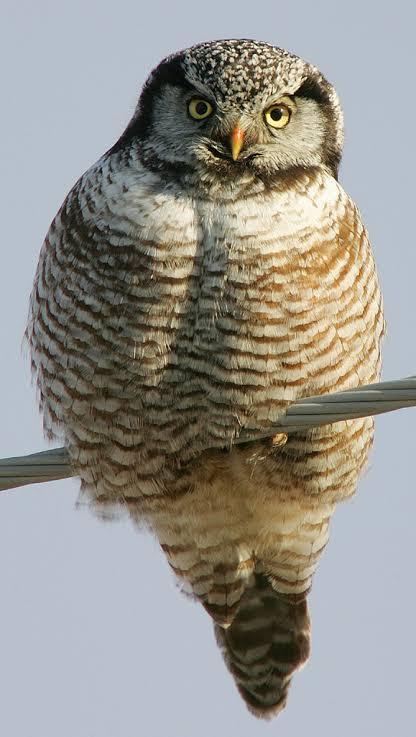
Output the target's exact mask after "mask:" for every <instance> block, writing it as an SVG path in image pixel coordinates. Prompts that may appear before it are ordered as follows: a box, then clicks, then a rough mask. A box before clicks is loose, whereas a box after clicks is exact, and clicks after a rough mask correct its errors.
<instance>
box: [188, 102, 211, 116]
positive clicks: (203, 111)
mask: <svg viewBox="0 0 416 737" xmlns="http://www.w3.org/2000/svg"><path fill="white" fill-rule="evenodd" d="M213 111H214V108H213V107H212V105H211V103H210V102H208V100H203V99H202V98H201V97H193V98H192V100H190V102H189V104H188V113H189V115H190V116H191V118H193V119H194V120H204V118H209V116H210V115H211V114H212V113H213Z"/></svg>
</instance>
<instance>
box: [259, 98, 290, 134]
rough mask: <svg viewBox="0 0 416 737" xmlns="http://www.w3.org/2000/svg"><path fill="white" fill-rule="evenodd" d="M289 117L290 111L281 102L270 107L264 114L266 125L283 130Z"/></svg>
mask: <svg viewBox="0 0 416 737" xmlns="http://www.w3.org/2000/svg"><path fill="white" fill-rule="evenodd" d="M290 116H291V110H290V108H288V106H287V105H284V104H283V103H282V102H278V103H276V104H275V105H270V107H269V108H267V110H265V112H264V117H265V119H266V123H267V125H270V127H271V128H284V127H285V125H287V124H288V122H289V120H290Z"/></svg>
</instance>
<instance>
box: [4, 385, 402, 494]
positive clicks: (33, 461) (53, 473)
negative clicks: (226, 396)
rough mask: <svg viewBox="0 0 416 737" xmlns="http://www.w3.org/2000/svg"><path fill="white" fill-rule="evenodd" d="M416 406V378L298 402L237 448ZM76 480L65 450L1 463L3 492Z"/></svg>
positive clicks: (243, 436) (246, 435) (247, 433)
mask: <svg viewBox="0 0 416 737" xmlns="http://www.w3.org/2000/svg"><path fill="white" fill-rule="evenodd" d="M415 406H416V376H409V377H408V378H406V379H398V380H396V381H384V382H381V383H379V384H368V385H367V386H360V387H357V389H350V390H348V391H343V392H334V393H332V394H322V395H321V396H317V397H307V398H305V399H299V400H298V401H296V402H294V403H293V404H291V405H289V407H288V408H287V410H286V411H285V412H284V413H283V414H282V415H281V416H280V417H279V418H278V419H277V420H276V422H275V423H273V424H271V425H270V426H269V427H267V428H262V429H261V430H259V429H258V428H257V429H256V428H250V427H244V428H243V429H242V430H241V432H240V434H239V436H238V438H236V439H235V440H234V443H235V444H240V443H250V442H254V441H257V440H262V439H263V438H267V437H273V436H274V435H277V434H279V433H290V432H295V431H297V430H305V429H308V428H312V427H320V426H321V425H328V424H332V423H333V422H341V421H343V420H351V419H357V418H359V417H368V416H370V415H378V414H382V413H384V412H393V411H394V410H397V409H403V408H405V407H415ZM70 476H73V472H72V469H71V466H70V464H69V459H68V453H67V451H66V450H65V448H53V449H52V450H45V451H43V452H41V453H32V454H30V455H25V456H16V457H15V458H4V459H1V460H0V491H6V489H14V488H16V487H19V486H26V485H27V484H40V483H44V482H46V481H56V480H58V479H65V478H69V477H70Z"/></svg>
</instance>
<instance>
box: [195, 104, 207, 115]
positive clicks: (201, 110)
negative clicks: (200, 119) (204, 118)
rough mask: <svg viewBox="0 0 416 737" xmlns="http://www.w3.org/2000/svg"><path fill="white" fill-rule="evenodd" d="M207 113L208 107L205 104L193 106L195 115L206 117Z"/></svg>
mask: <svg viewBox="0 0 416 737" xmlns="http://www.w3.org/2000/svg"><path fill="white" fill-rule="evenodd" d="M207 111H208V105H207V103H206V102H197V103H196V105H195V112H196V114H197V115H206V113H207Z"/></svg>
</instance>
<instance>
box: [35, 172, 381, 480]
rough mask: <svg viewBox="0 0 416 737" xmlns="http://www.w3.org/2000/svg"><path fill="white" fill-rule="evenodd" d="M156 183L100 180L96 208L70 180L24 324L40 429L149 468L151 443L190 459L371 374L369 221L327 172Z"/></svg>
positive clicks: (373, 302) (376, 332)
mask: <svg viewBox="0 0 416 737" xmlns="http://www.w3.org/2000/svg"><path fill="white" fill-rule="evenodd" d="M156 184H157V183H156ZM156 184H155V181H154V180H152V179H151V178H150V179H149V177H147V179H146V178H144V179H143V180H142V181H141V182H139V184H138V185H137V186H131V187H128V188H126V187H124V188H120V187H118V186H116V184H114V185H111V186H110V188H109V190H108V191H107V192H106V193H105V196H103V195H102V194H100V189H99V188H98V189H97V195H96V202H95V205H94V203H92V202H91V189H92V183H91V181H88V180H86V181H85V182H84V181H83V180H81V191H76V192H75V195H74V196H73V197H69V198H68V200H67V202H66V204H65V205H64V207H63V208H62V210H61V212H60V214H59V215H58V217H57V218H56V220H55V222H54V224H53V225H52V227H51V230H50V232H49V234H48V237H47V239H46V241H45V245H44V248H43V252H42V255H41V259H40V262H39V269H38V274H37V281H36V284H35V287H34V291H33V294H32V301H31V321H30V323H29V328H28V332H29V335H30V342H31V349H32V359H33V365H34V367H35V369H36V371H37V376H38V384H39V388H40V392H41V398H42V402H43V408H44V417H45V424H46V427H47V429H48V430H52V431H55V429H56V428H58V429H59V428H64V432H65V435H66V438H67V442H68V443H70V444H71V443H72V445H74V446H75V445H78V446H79V445H80V444H81V445H82V444H83V443H87V444H89V445H90V446H91V447H92V445H94V447H95V446H96V447H97V448H104V447H105V445H106V444H107V443H109V442H110V441H111V444H112V447H113V446H114V443H116V444H118V446H119V449H117V448H118V446H117V447H116V446H114V447H113V450H112V453H113V456H114V457H116V456H117V457H119V458H120V459H121V460H122V461H123V463H124V462H127V461H126V459H127V460H128V458H129V457H130V455H131V456H132V457H133V456H134V457H136V458H137V449H138V448H139V447H143V448H146V449H147V450H146V453H147V456H146V457H147V461H146V463H147V473H148V474H149V478H151V477H153V476H154V475H155V473H156V470H155V468H156V467H155V468H153V466H152V463H151V461H150V460H149V458H150V457H154V458H157V464H158V465H157V467H158V468H159V467H160V463H161V462H162V461H161V459H160V447H161V446H163V447H164V448H166V449H170V451H171V452H172V453H175V454H179V456H180V457H182V456H181V454H183V453H185V451H184V449H185V448H187V449H188V450H187V451H186V452H187V453H188V452H189V454H190V455H195V454H196V453H198V452H201V451H203V450H204V449H206V448H209V447H215V446H223V445H226V444H227V443H228V442H230V441H231V439H232V438H233V437H234V436H235V435H236V434H237V433H238V431H239V428H240V427H241V425H244V424H247V423H249V424H250V425H251V426H253V425H254V426H262V425H264V424H265V423H267V422H268V421H270V420H272V419H275V418H276V416H277V415H278V413H279V411H280V410H282V409H283V408H284V407H285V406H286V404H287V403H288V402H291V401H293V400H294V399H296V398H297V397H299V396H301V395H303V396H304V395H307V394H314V393H319V392H321V391H327V390H330V389H332V388H333V387H339V388H343V387H346V386H351V385H353V384H358V383H360V381H361V382H363V383H366V382H369V381H371V380H372V378H373V376H374V375H375V374H376V373H377V370H378V365H379V350H378V342H379V336H380V333H381V330H382V317H381V307H380V298H379V292H378V285H377V279H376V276H375V271H374V265H373V261H372V256H371V252H370V249H369V245H368V241H367V239H366V236H365V232H364V229H363V227H362V225H361V222H360V220H359V217H358V214H357V212H356V210H355V208H354V206H353V205H352V203H351V202H350V200H349V199H348V197H347V196H346V195H345V194H344V193H343V191H342V190H341V189H340V187H339V186H338V184H337V183H336V182H335V181H334V180H333V179H332V178H331V177H329V176H328V175H325V174H323V173H318V174H315V175H313V176H312V175H309V174H304V175H302V176H300V178H299V179H298V180H296V181H294V182H292V184H291V186H285V187H282V185H281V184H280V185H279V186H276V189H275V190H267V191H266V190H265V189H264V188H263V187H261V186H260V185H259V187H258V191H254V192H253V191H251V192H245V193H244V192H242V191H238V189H236V190H235V191H233V192H228V193H225V194H224V196H223V197H222V198H221V199H217V200H213V199H209V198H205V199H204V198H203V197H197V196H196V194H195V193H188V194H185V193H183V192H172V191H169V190H165V189H164V188H163V187H157V186H156ZM83 186H85V189H86V194H85V197H84V200H83V199H82V195H83V192H82V187H83ZM111 187H113V189H111ZM124 190H126V191H124ZM87 195H88V197H87ZM80 201H81V202H85V205H83V207H82V210H81V211H80V209H79V202H80ZM363 354H365V355H366V356H367V360H366V362H365V363H364V362H363V361H362V355H363ZM128 448H131V451H129V450H128ZM100 452H101V451H100ZM139 455H140V454H139ZM155 463H156V461H155Z"/></svg>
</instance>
